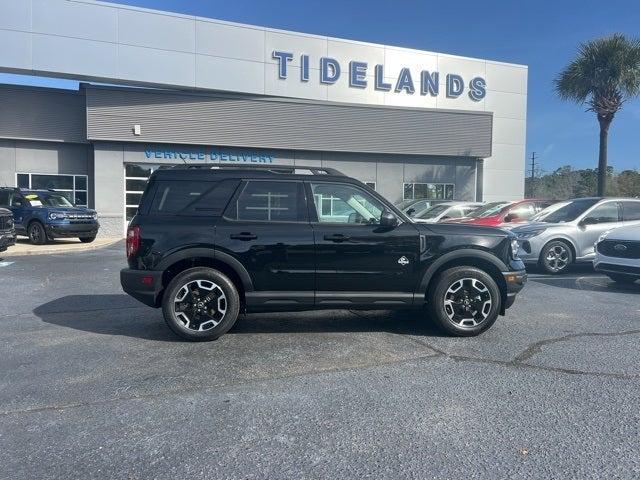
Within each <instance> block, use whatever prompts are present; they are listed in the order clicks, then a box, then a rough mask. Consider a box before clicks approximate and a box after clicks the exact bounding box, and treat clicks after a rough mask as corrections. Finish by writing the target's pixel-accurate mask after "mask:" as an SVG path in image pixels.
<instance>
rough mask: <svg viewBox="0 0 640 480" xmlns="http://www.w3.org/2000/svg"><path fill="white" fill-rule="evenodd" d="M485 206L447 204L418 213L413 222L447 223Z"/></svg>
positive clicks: (457, 203)
mask: <svg viewBox="0 0 640 480" xmlns="http://www.w3.org/2000/svg"><path fill="white" fill-rule="evenodd" d="M482 205H483V204H482V203H478V202H445V203H439V204H438V205H434V206H433V207H431V208H429V209H427V210H424V211H422V212H419V213H416V214H415V216H414V217H412V220H413V221H414V222H416V223H438V222H446V221H447V220H451V219H453V218H464V217H466V216H467V215H469V214H470V213H471V212H473V211H474V210H477V209H478V208H480V207H481V206H482Z"/></svg>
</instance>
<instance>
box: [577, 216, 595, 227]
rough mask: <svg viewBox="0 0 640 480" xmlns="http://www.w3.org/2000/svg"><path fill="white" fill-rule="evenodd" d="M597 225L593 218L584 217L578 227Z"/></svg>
mask: <svg viewBox="0 0 640 480" xmlns="http://www.w3.org/2000/svg"><path fill="white" fill-rule="evenodd" d="M597 223H598V219H597V218H595V217H586V218H583V219H582V221H581V222H580V225H584V226H587V225H596V224H597Z"/></svg>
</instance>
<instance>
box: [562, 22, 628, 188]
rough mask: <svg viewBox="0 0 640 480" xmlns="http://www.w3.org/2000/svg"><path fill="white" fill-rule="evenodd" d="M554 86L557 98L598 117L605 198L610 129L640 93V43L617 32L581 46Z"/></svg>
mask: <svg viewBox="0 0 640 480" xmlns="http://www.w3.org/2000/svg"><path fill="white" fill-rule="evenodd" d="M554 83H555V90H556V93H557V94H558V95H559V96H560V98H562V99H563V100H571V101H574V102H576V103H580V104H586V105H588V106H589V108H588V109H587V111H591V112H595V114H596V115H597V117H598V123H599V124H600V150H599V155H598V196H604V194H605V187H606V181H607V138H608V133H609V126H610V125H611V122H612V121H613V117H614V116H615V115H616V113H617V112H618V111H619V110H620V109H621V108H622V105H623V104H624V102H625V101H627V100H628V99H629V98H633V97H635V96H637V95H638V94H639V93H640V40H639V39H629V38H627V37H625V36H624V35H623V34H620V33H616V34H614V35H612V36H610V37H604V38H598V39H596V40H592V41H590V42H587V43H583V44H582V45H580V49H579V51H578V56H577V57H576V58H575V59H574V60H573V61H572V62H571V63H570V64H569V65H568V66H567V67H566V68H565V69H564V70H563V71H562V72H561V73H560V74H559V75H558V76H557V77H556V79H555V81H554Z"/></svg>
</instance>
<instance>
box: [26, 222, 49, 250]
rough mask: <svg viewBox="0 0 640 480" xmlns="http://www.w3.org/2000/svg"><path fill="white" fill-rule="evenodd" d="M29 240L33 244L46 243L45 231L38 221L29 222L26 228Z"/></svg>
mask: <svg viewBox="0 0 640 480" xmlns="http://www.w3.org/2000/svg"><path fill="white" fill-rule="evenodd" d="M27 235H28V236H29V241H30V242H31V243H32V244H34V245H44V244H45V243H47V240H48V238H47V231H46V230H45V229H44V225H42V224H41V223H40V222H31V223H30V224H29V227H28V228H27Z"/></svg>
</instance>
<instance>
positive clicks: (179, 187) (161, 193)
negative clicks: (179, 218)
mask: <svg viewBox="0 0 640 480" xmlns="http://www.w3.org/2000/svg"><path fill="white" fill-rule="evenodd" d="M238 183H239V182H238V181H237V180H223V181H221V182H193V181H172V182H158V188H157V190H156V194H155V196H154V197H153V202H152V203H151V209H150V212H151V213H159V214H170V215H171V214H176V213H180V214H183V215H196V216H208V215H212V216H216V215H221V214H222V212H223V211H224V208H225V207H226V206H227V202H228V201H229V198H231V196H232V195H233V192H234V191H235V189H236V187H237V186H238Z"/></svg>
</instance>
